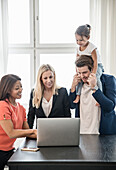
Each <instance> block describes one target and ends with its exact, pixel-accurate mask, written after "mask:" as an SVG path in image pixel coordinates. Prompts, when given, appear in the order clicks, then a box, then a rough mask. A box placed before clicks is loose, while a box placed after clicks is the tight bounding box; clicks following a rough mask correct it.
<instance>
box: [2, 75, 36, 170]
mask: <svg viewBox="0 0 116 170" xmlns="http://www.w3.org/2000/svg"><path fill="white" fill-rule="evenodd" d="M22 90H23V89H22V84H21V79H20V78H19V77H18V76H16V75H13V74H8V75H5V76H3V77H2V78H1V81H0V170H3V169H4V166H5V165H6V164H7V161H8V159H9V158H10V157H11V155H12V154H13V150H14V147H13V144H14V142H15V140H16V138H19V137H30V138H36V137H37V130H35V129H29V126H28V123H27V120H26V111H25V109H24V107H23V106H21V105H20V104H19V103H17V102H16V99H20V98H21V95H22Z"/></svg>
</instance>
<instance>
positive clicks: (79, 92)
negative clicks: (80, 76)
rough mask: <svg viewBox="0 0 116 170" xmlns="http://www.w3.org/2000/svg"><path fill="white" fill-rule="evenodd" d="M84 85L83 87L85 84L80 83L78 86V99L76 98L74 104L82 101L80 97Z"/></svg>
mask: <svg viewBox="0 0 116 170" xmlns="http://www.w3.org/2000/svg"><path fill="white" fill-rule="evenodd" d="M82 85H83V82H80V83H79V84H78V85H77V97H76V99H75V100H74V101H73V103H78V102H79V100H80V95H81V89H82Z"/></svg>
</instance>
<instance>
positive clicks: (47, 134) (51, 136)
mask: <svg viewBox="0 0 116 170" xmlns="http://www.w3.org/2000/svg"><path fill="white" fill-rule="evenodd" d="M79 138H80V119H79V118H38V119H37V146H78V145H79Z"/></svg>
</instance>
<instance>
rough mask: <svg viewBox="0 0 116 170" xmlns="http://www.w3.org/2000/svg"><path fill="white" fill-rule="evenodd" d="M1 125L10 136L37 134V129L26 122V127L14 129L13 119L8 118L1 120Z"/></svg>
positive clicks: (18, 136)
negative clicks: (29, 126) (30, 127)
mask: <svg viewBox="0 0 116 170" xmlns="http://www.w3.org/2000/svg"><path fill="white" fill-rule="evenodd" d="M0 125H1V127H2V128H3V130H4V131H5V132H6V134H7V135H8V136H9V138H20V137H29V136H31V135H32V136H34V135H35V136H36V131H35V130H33V129H29V128H28V126H27V125H28V124H27V125H26V123H24V125H23V128H24V129H14V127H13V123H12V120H11V119H7V120H0Z"/></svg>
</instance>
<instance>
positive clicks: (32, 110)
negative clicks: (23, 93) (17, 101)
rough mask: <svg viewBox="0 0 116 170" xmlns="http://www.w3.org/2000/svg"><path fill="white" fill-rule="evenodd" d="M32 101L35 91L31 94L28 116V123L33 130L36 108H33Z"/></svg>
mask: <svg viewBox="0 0 116 170" xmlns="http://www.w3.org/2000/svg"><path fill="white" fill-rule="evenodd" d="M32 100H33V90H32V91H31V94H30V101H29V111H28V115H27V122H28V124H29V127H30V128H31V129H32V128H33V124H34V120H35V107H33V106H32Z"/></svg>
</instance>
